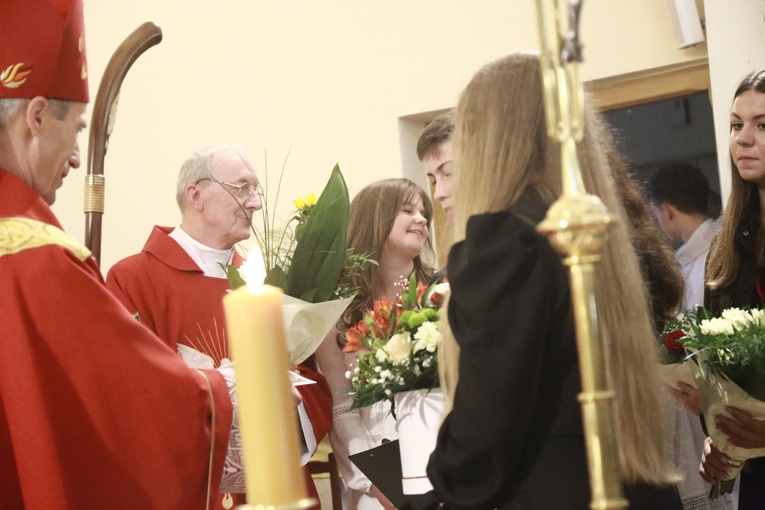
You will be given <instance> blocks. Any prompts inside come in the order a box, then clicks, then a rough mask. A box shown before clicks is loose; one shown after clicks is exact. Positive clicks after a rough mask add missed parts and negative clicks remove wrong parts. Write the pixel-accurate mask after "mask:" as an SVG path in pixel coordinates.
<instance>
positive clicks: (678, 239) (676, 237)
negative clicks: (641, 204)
mask: <svg viewBox="0 0 765 510" xmlns="http://www.w3.org/2000/svg"><path fill="white" fill-rule="evenodd" d="M651 210H652V211H653V213H654V215H656V219H657V220H658V222H659V226H660V227H661V229H662V230H663V231H664V233H665V234H667V237H669V240H670V241H671V242H672V245H673V246H679V245H680V244H682V243H683V238H682V236H681V233H680V231H679V230H678V226H677V224H676V221H675V219H676V217H677V216H676V215H675V214H674V210H673V209H672V206H670V205H669V204H666V203H663V204H659V205H656V204H654V203H651Z"/></svg>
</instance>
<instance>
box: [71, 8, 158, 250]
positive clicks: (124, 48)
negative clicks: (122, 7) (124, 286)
mask: <svg viewBox="0 0 765 510" xmlns="http://www.w3.org/2000/svg"><path fill="white" fill-rule="evenodd" d="M161 41H162V29H161V28H160V27H159V25H157V24H156V23H152V22H150V21H147V22H145V23H143V24H142V25H141V26H139V27H138V28H136V29H135V30H134V31H133V33H131V34H130V35H129V36H128V37H127V38H126V39H125V40H124V41H123V42H122V44H120V45H119V47H118V48H117V50H116V51H115V52H114V54H113V55H112V58H111V59H110V60H109V63H108V64H107V66H106V70H105V71H104V75H103V77H102V78H101V83H100V85H99V86H98V94H97V95H96V100H95V102H94V103H93V114H92V115H91V120H90V136H89V138H88V173H87V175H86V176H85V245H86V246H87V247H88V249H89V250H90V251H91V252H92V253H93V257H94V258H95V259H96V261H97V262H100V260H101V220H102V217H103V213H104V158H105V157H106V150H107V148H108V146H109V137H110V136H111V134H112V129H113V128H114V120H115V118H116V116H117V103H118V98H119V92H120V87H121V86H122V81H123V80H124V79H125V76H126V75H127V73H128V71H129V70H130V67H131V66H132V65H133V62H135V61H136V59H138V57H140V56H141V55H142V54H143V52H145V51H146V50H148V49H149V48H151V47H152V46H155V45H157V44H159V43H160V42H161Z"/></svg>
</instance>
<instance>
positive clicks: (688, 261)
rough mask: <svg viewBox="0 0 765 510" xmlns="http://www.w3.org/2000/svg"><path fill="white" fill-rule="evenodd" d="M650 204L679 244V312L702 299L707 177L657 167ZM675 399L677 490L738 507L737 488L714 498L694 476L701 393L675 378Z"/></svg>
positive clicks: (713, 229)
mask: <svg viewBox="0 0 765 510" xmlns="http://www.w3.org/2000/svg"><path fill="white" fill-rule="evenodd" d="M647 195H648V199H649V201H650V203H651V208H652V210H653V212H654V214H655V215H656V218H657V219H658V221H659V225H660V226H661V228H662V230H663V231H664V233H665V234H666V235H667V237H668V238H669V239H670V241H671V242H672V243H673V244H674V245H675V246H677V247H678V248H677V252H676V254H675V256H676V258H677V260H678V262H679V263H680V266H681V268H682V270H683V278H684V280H685V292H684V294H683V302H682V306H681V311H683V312H684V311H687V310H690V309H692V308H694V307H696V306H701V305H702V304H703V303H704V267H705V264H706V259H707V253H708V252H709V246H710V244H711V242H712V240H713V239H714V237H715V235H716V234H717V231H718V230H719V228H720V222H719V220H718V221H716V220H715V219H714V218H713V217H712V214H711V213H710V210H709V207H710V203H711V200H710V189H709V181H708V180H707V178H706V176H705V175H704V174H703V172H702V171H701V170H700V169H699V168H697V167H695V166H693V165H690V164H688V163H678V164H674V165H670V166H665V167H662V168H659V169H658V170H657V171H656V173H655V174H654V175H653V176H652V177H651V179H650V180H649V181H648V186H647ZM667 388H668V389H669V391H670V393H672V395H673V396H674V397H675V398H676V399H677V401H676V402H673V403H672V411H673V414H674V416H675V426H676V432H675V442H676V445H675V450H674V451H675V459H676V460H675V461H676V463H677V464H678V467H679V468H680V471H681V472H682V474H683V480H681V481H680V482H678V484H677V488H678V491H679V492H680V497H681V499H682V500H683V506H684V507H685V508H686V509H690V510H696V509H699V510H701V509H705V508H725V509H730V510H733V509H735V508H736V500H737V497H738V493H737V489H736V490H734V493H733V494H726V495H725V496H724V497H723V498H720V499H719V500H717V501H711V500H710V499H709V491H710V489H711V485H710V484H709V483H707V482H705V481H704V479H703V478H701V477H700V476H698V464H699V460H698V457H699V452H700V451H701V450H702V449H703V447H704V440H705V439H706V433H705V432H704V430H703V429H702V426H701V421H700V420H699V418H698V416H699V414H700V413H701V406H700V402H699V392H698V389H696V388H695V387H694V386H691V385H689V384H686V383H684V382H682V381H678V382H677V383H676V386H669V385H668V386H667Z"/></svg>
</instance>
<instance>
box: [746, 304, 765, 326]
mask: <svg viewBox="0 0 765 510" xmlns="http://www.w3.org/2000/svg"><path fill="white" fill-rule="evenodd" d="M749 313H750V314H751V315H752V322H754V323H756V324H758V325H760V326H762V325H765V310H761V309H760V308H755V309H754V310H750V311H749Z"/></svg>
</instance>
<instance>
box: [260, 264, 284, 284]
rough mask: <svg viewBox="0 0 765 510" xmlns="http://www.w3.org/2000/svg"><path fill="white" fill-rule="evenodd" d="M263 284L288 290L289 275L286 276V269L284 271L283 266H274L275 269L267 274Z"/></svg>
mask: <svg viewBox="0 0 765 510" xmlns="http://www.w3.org/2000/svg"><path fill="white" fill-rule="evenodd" d="M263 283H265V284H266V285H273V286H274V287H279V288H280V289H282V290H284V289H286V288H287V275H286V274H284V269H282V268H281V266H274V268H273V269H271V270H270V271H269V272H268V273H267V274H266V279H265V280H263Z"/></svg>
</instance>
